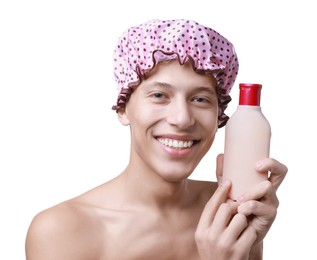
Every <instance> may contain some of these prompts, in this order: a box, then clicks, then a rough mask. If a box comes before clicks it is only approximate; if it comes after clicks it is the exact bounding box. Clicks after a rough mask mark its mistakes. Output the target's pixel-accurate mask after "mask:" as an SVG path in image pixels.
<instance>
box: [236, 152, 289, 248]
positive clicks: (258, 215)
mask: <svg viewBox="0 0 317 260" xmlns="http://www.w3.org/2000/svg"><path fill="white" fill-rule="evenodd" d="M256 169H257V171H259V172H269V173H270V174H269V179H268V181H264V182H262V183H260V184H258V185H257V186H255V187H254V188H253V189H251V190H250V191H249V192H246V193H245V194H243V195H242V196H241V197H240V198H239V199H238V203H239V204H240V205H239V206H238V213H240V214H243V215H245V216H248V218H249V226H251V227H253V228H254V229H255V230H256V233H257V242H259V241H261V240H263V239H264V237H265V235H266V234H267V232H268V231H269V229H270V227H271V225H272V223H273V222H274V219H275V217H276V214H277V208H278V206H279V201H278V198H277V196H276V191H277V189H278V187H279V186H280V184H281V183H282V182H283V180H284V178H285V176H286V173H287V171H288V169H287V167H286V166H285V165H283V164H281V163H280V162H278V161H277V160H275V159H272V158H266V159H264V160H262V161H260V162H258V163H257V165H256Z"/></svg>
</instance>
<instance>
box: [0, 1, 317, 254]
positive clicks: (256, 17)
mask: <svg viewBox="0 0 317 260" xmlns="http://www.w3.org/2000/svg"><path fill="white" fill-rule="evenodd" d="M110 3H111V4H110ZM313 3H314V1H305V0H302V1H291V0H289V1H273V0H269V1H254V0H253V1H252V0H250V1H247V0H239V1H237V0H232V1H219V0H218V1H213V0H209V1H205V0H199V1H183V0H182V1H177V0H174V1H171V0H168V1H166V0H161V1H153V0H152V1H145V0H142V1H139V0H134V1H127V0H126V1H125V0H123V1H93V0H91V1H82V0H76V1H75V0H74V1H71V0H55V1H44V0H42V1H40V0H38V1H36V0H29V1H22V0H21V1H16V0H7V1H6V0H4V1H1V3H0V132H1V133H0V241H1V242H0V259H6V260H7V259H13V260H17V259H25V256H24V242H25V235H26V232H27V228H28V226H29V224H30V222H31V220H32V218H33V217H34V215H35V214H37V213H38V212H39V211H41V210H43V209H45V208H47V207H50V206H52V205H54V204H56V203H59V202H61V201H64V200H66V199H69V198H72V197H74V196H76V195H79V194H81V193H83V192H84V191H86V190H89V189H91V188H93V187H94V186H97V185H99V184H101V183H103V182H105V181H107V180H109V179H110V178H112V177H114V176H116V175H117V174H119V173H120V172H121V171H122V170H123V169H124V167H125V165H126V164H127V159H128V152H129V129H128V127H124V126H122V125H120V123H119V122H118V120H117V118H116V114H115V112H114V111H112V110H111V106H112V105H113V104H114V102H115V100H116V85H115V82H114V78H113V72H112V52H113V49H114V47H115V44H116V41H117V38H118V37H119V36H120V35H121V33H122V32H123V31H124V30H126V29H127V28H128V27H130V26H132V25H136V24H139V23H143V22H145V21H147V20H150V19H153V18H166V19H173V18H186V19H187V18H188V19H193V20H196V21H197V22H200V23H202V24H205V25H208V26H210V27H212V28H214V29H215V30H217V31H219V32H220V33H221V34H223V35H224V36H225V37H227V38H228V39H229V40H230V41H232V42H233V43H234V45H235V48H236V51H237V54H238V57H239V60H240V72H239V75H238V78H237V82H236V84H235V87H234V89H233V91H232V97H233V101H232V102H231V103H230V106H229V109H228V110H227V112H228V114H229V115H231V114H232V113H233V111H234V110H235V108H236V105H237V102H238V101H237V94H238V87H237V84H238V83H239V82H254V83H261V84H263V90H262V109H263V112H264V114H265V115H266V117H267V118H268V119H269V121H270V123H271V126H272V131H273V135H272V143H271V155H272V157H274V158H276V159H278V160H280V161H282V162H283V163H285V164H286V165H287V166H288V167H289V173H288V176H287V178H286V179H285V181H284V183H283V185H282V186H281V187H280V189H279V191H278V194H279V198H280V208H279V213H278V217H277V219H276V221H275V223H274V225H273V227H272V229H271V231H270V233H269V234H268V236H267V238H266V241H265V251H264V254H265V259H270V260H275V259H314V258H315V259H316V253H315V251H316V249H315V248H314V247H315V242H316V241H314V240H315V239H314V237H315V235H316V232H317V230H316V219H315V217H314V214H313V211H315V210H316V199H315V198H316V187H315V186H316V179H317V177H316V174H317V173H316V167H314V164H315V162H316V159H315V157H316V150H315V149H316V130H317V129H316V126H315V122H316V115H315V114H314V111H316V101H315V99H316V95H315V93H316V79H315V75H316V68H317V65H316V58H317V53H316V46H317V41H316V29H315V24H316V22H317V19H316V18H315V17H316V16H315V11H314V10H315V8H314V7H313ZM223 132H224V130H223V129H220V130H219V131H218V136H217V137H216V138H217V140H216V141H215V144H214V146H213V148H212V150H211V151H210V152H209V153H208V155H207V156H206V157H205V158H204V160H203V161H202V162H201V164H200V166H199V167H198V168H197V170H196V171H195V173H193V178H197V179H206V180H215V176H214V175H215V174H214V172H215V156H216V154H218V153H220V152H222V151H223Z"/></svg>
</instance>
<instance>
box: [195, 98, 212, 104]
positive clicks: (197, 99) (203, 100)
mask: <svg viewBox="0 0 317 260" xmlns="http://www.w3.org/2000/svg"><path fill="white" fill-rule="evenodd" d="M193 101H195V102H198V103H206V102H207V103H209V100H208V99H206V98H203V97H196V98H194V99H193Z"/></svg>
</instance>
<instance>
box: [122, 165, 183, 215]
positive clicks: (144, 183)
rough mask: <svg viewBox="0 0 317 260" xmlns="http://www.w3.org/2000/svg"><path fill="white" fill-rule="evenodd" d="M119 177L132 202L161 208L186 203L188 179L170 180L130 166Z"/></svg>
mask: <svg viewBox="0 0 317 260" xmlns="http://www.w3.org/2000/svg"><path fill="white" fill-rule="evenodd" d="M119 179H120V182H121V183H122V184H123V185H122V187H123V189H124V190H123V192H124V193H125V194H126V195H127V197H126V198H127V199H128V200H129V201H130V203H131V202H133V201H134V202H135V203H138V204H139V203H142V205H146V206H151V207H159V208H161V209H162V208H170V207H182V206H184V204H185V203H186V194H187V184H188V180H187V179H185V180H182V181H179V182H170V181H166V180H164V179H162V178H161V177H159V176H153V175H152V176H151V175H147V174H139V173H136V172H135V171H130V170H129V169H128V168H127V169H126V170H125V171H124V172H123V173H122V174H121V175H120V178H119Z"/></svg>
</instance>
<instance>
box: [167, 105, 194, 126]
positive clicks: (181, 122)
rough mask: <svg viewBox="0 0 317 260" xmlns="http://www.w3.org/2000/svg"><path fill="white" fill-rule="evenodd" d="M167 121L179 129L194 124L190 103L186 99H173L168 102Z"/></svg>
mask: <svg viewBox="0 0 317 260" xmlns="http://www.w3.org/2000/svg"><path fill="white" fill-rule="evenodd" d="M166 118H167V119H166V120H167V122H168V123H169V124H170V125H174V126H177V127H178V128H180V129H187V128H189V127H191V126H193V125H194V124H195V119H194V116H193V111H192V109H191V106H190V103H188V102H187V101H186V100H174V101H173V102H171V103H170V104H169V109H168V113H167V117H166Z"/></svg>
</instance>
